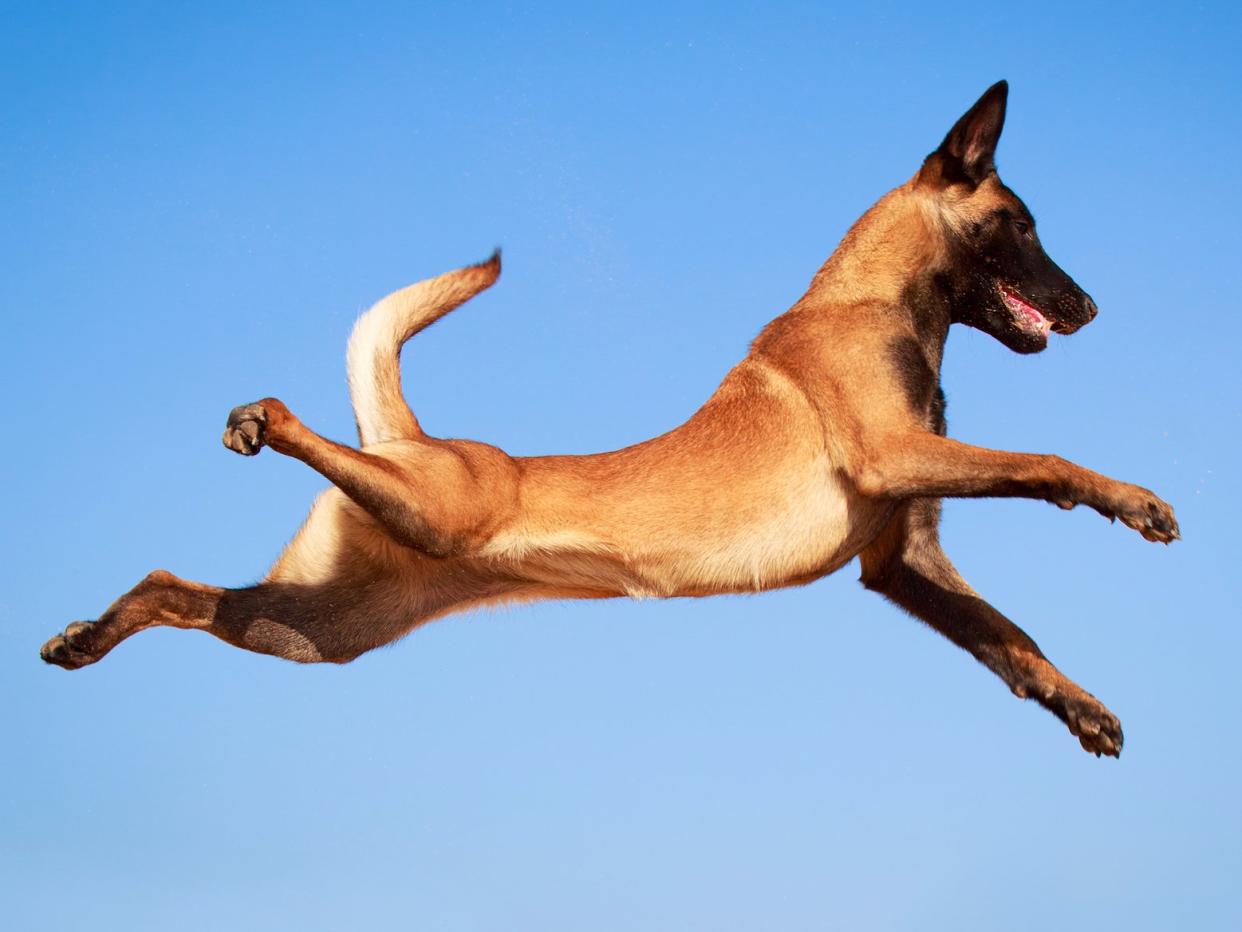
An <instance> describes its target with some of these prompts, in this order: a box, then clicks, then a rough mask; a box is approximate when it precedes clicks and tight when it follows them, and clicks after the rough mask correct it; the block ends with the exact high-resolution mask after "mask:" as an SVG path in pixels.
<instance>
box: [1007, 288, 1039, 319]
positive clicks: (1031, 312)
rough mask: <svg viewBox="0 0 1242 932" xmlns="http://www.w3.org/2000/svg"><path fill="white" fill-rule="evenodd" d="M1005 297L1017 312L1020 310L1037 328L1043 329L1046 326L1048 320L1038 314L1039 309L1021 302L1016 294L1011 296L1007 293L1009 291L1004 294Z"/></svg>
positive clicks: (1010, 293)
mask: <svg viewBox="0 0 1242 932" xmlns="http://www.w3.org/2000/svg"><path fill="white" fill-rule="evenodd" d="M1005 297H1006V298H1008V299H1009V302H1010V303H1011V304H1012V305H1014V306H1015V307H1016V308H1017V309H1018V310H1020V311H1021V312H1022V313H1023V314H1025V315H1026V316H1027V317H1028V318H1030V320H1031V322H1032V323H1033V324H1035V325H1036V326H1037V327H1043V326H1046V325H1047V323H1048V318H1046V317H1045V316H1044V315H1043V314H1041V313H1040V312H1039V308H1036V307H1032V306H1031V305H1029V304H1027V303H1026V302H1025V301H1023V300H1022V299H1021V298H1019V297H1018V296H1017V295H1016V294H1013V293H1012V292H1009V291H1006V292H1005Z"/></svg>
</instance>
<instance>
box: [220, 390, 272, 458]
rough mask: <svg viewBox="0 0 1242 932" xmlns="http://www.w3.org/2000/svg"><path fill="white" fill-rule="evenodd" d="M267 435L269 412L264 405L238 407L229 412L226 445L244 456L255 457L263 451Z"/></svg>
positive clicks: (257, 403) (225, 433)
mask: <svg viewBox="0 0 1242 932" xmlns="http://www.w3.org/2000/svg"><path fill="white" fill-rule="evenodd" d="M266 433H267V410H266V409H265V408H264V407H263V404H262V403H261V402H255V403H254V404H250V405H238V406H237V407H236V408H234V409H233V410H232V411H230V412H229V422H228V426H227V427H225V428H224V438H223V439H224V445H225V446H226V447H228V448H229V449H230V450H232V451H233V452H234V453H240V454H241V455H242V456H254V455H255V454H256V453H258V452H259V451H260V450H262V449H263V445H264V440H265V435H266Z"/></svg>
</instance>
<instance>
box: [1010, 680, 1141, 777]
mask: <svg viewBox="0 0 1242 932" xmlns="http://www.w3.org/2000/svg"><path fill="white" fill-rule="evenodd" d="M1052 673H1053V674H1054V677H1055V678H1050V677H1049V676H1047V675H1043V676H1040V675H1038V674H1032V675H1028V676H1024V677H1022V678H1021V679H1019V680H1018V681H1016V682H1014V683H1012V684H1011V686H1010V688H1011V689H1012V690H1013V692H1014V695H1016V696H1017V697H1018V698H1020V699H1034V700H1035V701H1036V702H1038V703H1039V704H1040V705H1042V706H1043V707H1044V708H1045V709H1047V710H1048V711H1049V712H1051V713H1052V714H1053V715H1055V716H1056V717H1057V718H1059V719H1060V720H1061V721H1063V722H1064V723H1065V726H1066V727H1067V728H1069V730H1070V733H1071V734H1073V735H1074V736H1075V737H1076V738H1077V739H1078V742H1079V743H1080V744H1081V745H1082V746H1083V750H1086V751H1089V752H1091V753H1092V754H1094V755H1095V756H1096V757H1099V756H1100V755H1101V754H1107V755H1108V756H1109V757H1120V756H1121V745H1122V744H1123V743H1124V741H1125V737H1124V736H1123V735H1122V733H1121V722H1119V721H1118V720H1117V716H1115V715H1113V713H1112V712H1110V711H1108V709H1106V708H1105V707H1104V703H1102V702H1100V700H1099V699H1096V698H1095V696H1093V695H1091V694H1090V693H1089V692H1087V691H1085V690H1084V689H1082V688H1081V687H1079V686H1077V685H1075V684H1074V683H1071V682H1070V681H1069V680H1066V679H1065V678H1064V677H1062V676H1061V675H1060V674H1059V673H1056V671H1055V670H1052Z"/></svg>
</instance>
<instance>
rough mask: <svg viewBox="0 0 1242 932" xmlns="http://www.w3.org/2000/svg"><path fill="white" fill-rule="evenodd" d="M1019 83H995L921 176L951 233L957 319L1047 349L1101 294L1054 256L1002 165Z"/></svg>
mask: <svg viewBox="0 0 1242 932" xmlns="http://www.w3.org/2000/svg"><path fill="white" fill-rule="evenodd" d="M1008 96H1009V85H1008V84H1007V83H1006V82H1004V81H1000V82H998V83H997V84H994V85H992V87H990V88H988V90H987V91H986V92H985V93H984V95H983V96H982V97H980V98H979V100H978V102H977V103H976V104H975V105H974V106H973V107H971V108H970V109H969V110H968V111H966V114H965V115H964V116H963V117H962V118H961V119H960V120H958V121H957V123H955V124H954V126H953V128H952V129H951V130H949V134H948V135H947V136H945V138H944V142H942V143H941V144H940V148H939V149H937V150H936V151H935V152H933V153H932V154H931V155H929V156H928V157H927V159H926V160H925V161H924V163H923V167H922V168H921V169H920V170H919V173H918V175H917V177H916V180H915V184H916V186H917V188H918V189H919V190H920V191H921V192H923V193H925V194H928V195H929V196H930V197H929V203H930V205H931V211H932V212H933V213H934V214H935V218H934V221H935V225H936V227H937V228H938V229H939V231H940V233H941V235H942V236H943V237H944V240H945V242H944V254H945V256H946V259H947V261H946V263H945V265H944V267H943V268H942V270H941V275H942V276H943V279H942V282H943V284H944V286H945V287H946V288H947V290H948V293H949V296H950V303H951V307H952V311H951V313H952V317H953V320H954V321H956V322H958V323H963V324H966V325H967V326H970V327H975V328H976V329H979V330H982V331H984V332H985V333H989V334H991V335H992V336H994V337H995V338H996V339H998V340H1000V341H1001V342H1002V343H1004V344H1005V345H1006V346H1007V347H1009V348H1010V349H1011V350H1013V351H1014V352H1017V353H1037V352H1039V351H1040V350H1042V349H1044V348H1045V347H1046V346H1047V345H1048V332H1049V330H1055V331H1056V332H1057V333H1073V332H1074V331H1075V330H1077V329H1078V328H1080V327H1082V326H1083V325H1084V324H1087V323H1090V322H1091V320H1092V318H1094V317H1095V314H1096V308H1095V302H1093V301H1092V300H1091V298H1090V297H1089V296H1088V295H1087V293H1086V292H1084V291H1083V290H1082V289H1081V288H1079V287H1078V285H1076V284H1075V283H1074V280H1073V279H1072V278H1070V277H1069V276H1068V275H1066V274H1065V273H1064V272H1063V271H1061V269H1060V268H1059V267H1058V266H1057V264H1056V263H1055V262H1053V261H1052V260H1051V259H1049V258H1048V254H1047V253H1045V252H1044V249H1043V246H1041V245H1040V242H1039V236H1038V234H1037V233H1036V231H1035V219H1034V218H1033V217H1032V216H1031V213H1030V211H1029V210H1027V208H1026V205H1025V204H1023V203H1022V201H1021V200H1020V199H1019V198H1018V196H1017V195H1016V194H1014V193H1013V192H1012V191H1011V190H1009V188H1007V187H1006V186H1005V185H1004V184H1003V183H1002V182H1001V180H1000V178H999V176H998V175H997V174H996V165H995V162H994V156H995V153H996V143H997V141H998V140H999V139H1000V134H1001V128H1002V127H1003V126H1004V124H1005V102H1006V99H1007V98H1008Z"/></svg>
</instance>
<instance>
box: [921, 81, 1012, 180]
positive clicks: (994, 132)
mask: <svg viewBox="0 0 1242 932" xmlns="http://www.w3.org/2000/svg"><path fill="white" fill-rule="evenodd" d="M1008 99H1009V82H1008V81H997V82H996V83H995V84H993V85H992V86H991V87H989V88H988V89H987V90H986V91H984V92H983V96H982V97H980V98H979V99H978V100H977V101H976V102H975V105H974V106H973V107H971V108H970V109H969V110H967V111H966V113H965V114H963V115H962V118H961V119H960V120H958V121H957V122H956V123H954V124H953V128H952V129H951V130H949V135H947V136H945V137H944V142H942V143H941V144H940V148H939V149H937V150H936V151H935V152H933V153H932V154H931V155H929V156H928V157H927V160H926V161H925V162H924V163H923V168H922V170H921V171H920V172H919V181H920V182H926V183H933V184H934V183H939V184H961V183H966V184H970V185H972V186H974V185H977V184H979V183H980V182H981V181H983V179H984V178H986V177H987V176H988V175H989V174H990V173H991V172H994V171H995V170H996V162H995V161H994V159H995V156H996V144H997V142H999V141H1000V134H1001V129H1002V128H1003V127H1004V125H1005V103H1006V101H1007V100H1008Z"/></svg>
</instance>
